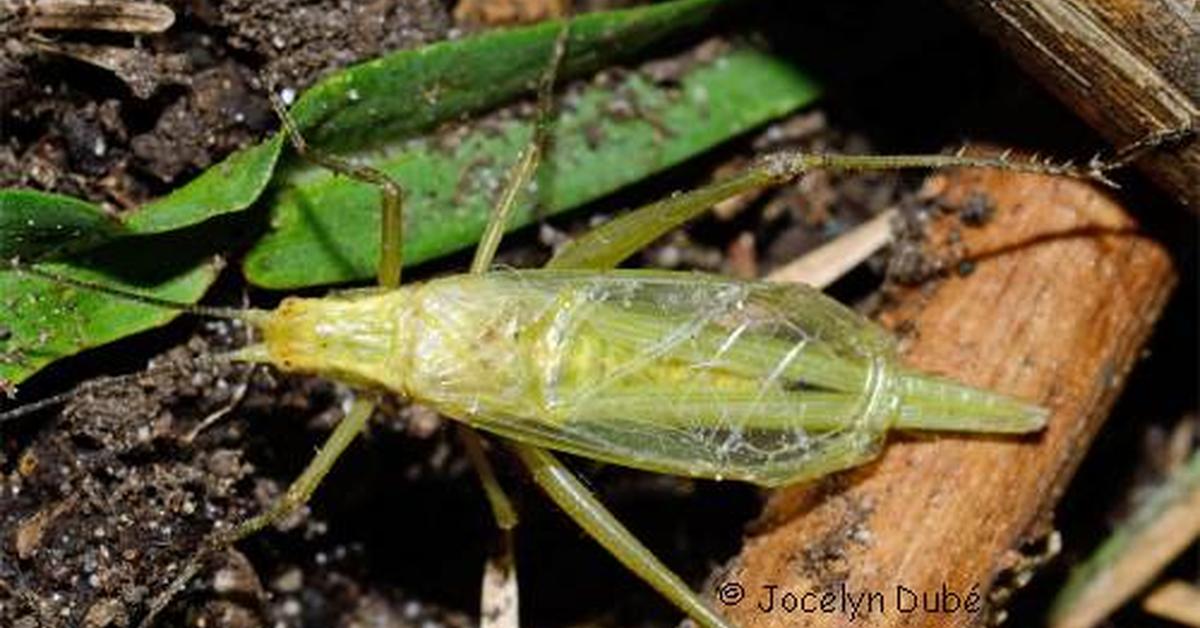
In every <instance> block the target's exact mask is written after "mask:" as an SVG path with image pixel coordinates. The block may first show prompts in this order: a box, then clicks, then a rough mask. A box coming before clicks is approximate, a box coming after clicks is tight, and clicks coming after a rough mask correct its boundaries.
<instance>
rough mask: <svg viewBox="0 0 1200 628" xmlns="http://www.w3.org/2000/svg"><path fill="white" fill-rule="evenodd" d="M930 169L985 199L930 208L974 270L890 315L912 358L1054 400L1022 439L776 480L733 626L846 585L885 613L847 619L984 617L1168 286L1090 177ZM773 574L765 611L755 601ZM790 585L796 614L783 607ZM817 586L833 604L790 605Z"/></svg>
mask: <svg viewBox="0 0 1200 628" xmlns="http://www.w3.org/2000/svg"><path fill="white" fill-rule="evenodd" d="M930 184H931V185H932V186H934V187H935V188H941V190H942V202H944V203H946V204H947V205H949V206H961V205H962V204H963V203H965V202H966V201H967V199H968V198H970V197H971V196H972V195H973V194H979V193H983V194H986V195H987V196H988V197H989V198H990V199H991V200H992V202H993V205H994V207H995V214H994V217H993V218H992V219H991V220H990V221H989V222H988V223H987V224H986V225H984V226H982V227H979V228H968V227H962V226H961V225H960V224H959V223H958V222H957V218H956V217H954V216H945V217H944V219H943V220H941V221H940V222H935V223H934V224H933V225H932V226H931V231H933V232H934V235H933V238H934V241H947V242H957V244H955V246H957V247H959V248H962V247H965V249H966V251H967V252H968V254H969V255H970V256H971V259H973V260H974V262H975V264H976V266H975V268H974V270H973V272H971V273H970V274H969V275H967V276H965V277H951V278H948V279H945V280H944V281H942V282H940V283H939V284H937V285H936V286H925V287H922V288H915V289H912V290H910V291H907V292H906V293H904V294H902V295H900V302H899V304H898V307H897V308H896V309H895V310H893V311H891V312H889V313H888V314H887V316H886V318H885V320H884V322H885V324H887V325H888V326H890V327H893V328H895V327H902V328H904V329H906V330H908V333H907V334H906V336H907V338H908V339H909V340H908V342H907V347H906V348H905V350H904V352H905V360H906V362H907V363H909V364H911V365H913V366H915V367H918V368H921V369H923V370H926V371H929V372H934V373H941V374H945V375H949V376H952V377H954V378H956V379H958V380H961V381H964V382H966V383H968V384H972V385H975V386H980V387H983V388H987V389H991V390H996V391H1000V392H1005V393H1009V394H1012V395H1014V396H1017V397H1019V398H1022V399H1028V400H1031V401H1035V402H1037V403H1040V404H1042V405H1044V406H1046V407H1048V408H1050V409H1051V410H1052V412H1053V415H1052V417H1051V418H1050V421H1049V424H1048V427H1047V429H1046V430H1045V431H1044V432H1042V433H1039V434H1033V435H1029V436H1026V437H986V436H962V435H954V434H933V433H921V434H912V435H908V436H903V437H896V436H893V437H892V438H891V439H890V442H889V444H888V445H887V448H886V450H885V452H884V454H883V455H882V456H881V458H880V459H879V460H877V461H875V462H873V463H871V464H868V465H866V466H864V467H860V468H858V469H854V470H851V471H847V472H845V473H842V474H838V475H835V476H832V477H830V478H826V479H823V480H819V481H815V482H812V483H808V484H803V485H798V486H795V487H791V488H788V489H783V490H779V491H776V492H775V493H773V494H772V495H771V497H770V499H769V500H768V504H767V507H766V509H765V511H764V513H763V515H762V517H761V518H760V521H759V522H758V524H757V526H756V527H757V529H758V531H757V533H756V534H754V535H753V536H751V537H750V538H748V539H747V541H746V543H745V545H744V547H743V549H742V552H741V554H740V555H739V556H738V557H736V558H735V559H734V560H733V561H732V562H731V564H730V565H729V567H728V568H727V570H726V571H725V572H724V573H722V574H720V576H719V578H718V582H717V583H716V586H715V588H714V590H715V591H716V594H715V598H716V605H717V606H718V607H724V611H725V612H726V614H727V615H728V616H729V617H730V618H731V619H733V620H734V621H735V622H736V623H737V624H738V625H743V626H809V625H811V626H843V625H846V624H847V623H848V622H849V621H851V615H852V614H853V613H851V612H850V611H849V610H848V609H846V610H845V612H843V607H842V606H841V604H842V602H841V600H843V599H844V598H841V597H839V594H840V592H842V591H846V592H848V593H849V594H850V595H852V596H858V595H861V594H863V593H867V594H874V592H879V594H881V595H882V601H883V602H884V605H883V607H882V610H878V609H876V610H875V611H874V612H865V611H864V610H863V609H862V608H860V609H859V611H858V612H857V614H856V615H855V616H854V618H853V621H854V625H859V626H863V625H865V626H896V625H919V626H967V625H973V624H977V623H982V622H983V621H984V620H985V619H986V617H985V616H986V615H987V614H988V609H987V608H986V607H988V603H987V600H989V599H993V600H994V599H997V597H996V596H997V595H998V594H1001V593H1002V591H997V590H995V589H994V588H993V585H994V584H995V582H996V578H997V576H998V574H1000V573H1001V572H1003V571H1005V570H1019V569H1020V568H1021V567H1022V563H1023V561H1022V558H1023V557H1022V556H1021V555H1020V554H1019V549H1020V548H1021V547H1022V546H1023V545H1024V544H1025V543H1026V542H1028V541H1031V540H1035V539H1037V538H1039V537H1040V536H1042V535H1045V534H1046V533H1047V532H1048V531H1049V530H1050V529H1051V526H1050V518H1051V515H1052V511H1053V508H1054V505H1055V503H1056V502H1057V501H1058V499H1059V498H1060V496H1061V493H1062V491H1063V488H1064V487H1065V486H1066V484H1067V481H1068V480H1069V479H1070V476H1071V474H1072V472H1073V471H1074V469H1075V467H1076V465H1077V464H1078V462H1079V460H1080V459H1081V457H1082V456H1083V454H1084V452H1085V451H1086V450H1087V447H1088V444H1089V443H1090V442H1091V440H1092V436H1093V435H1094V434H1095V432H1096V430H1097V429H1098V428H1099V426H1100V425H1101V423H1102V422H1103V420H1104V418H1105V417H1106V415H1107V413H1108V410H1109V408H1110V406H1111V404H1112V403H1113V400H1114V399H1115V397H1116V396H1117V393H1118V392H1119V391H1120V389H1121V387H1122V384H1123V383H1124V381H1125V378H1126V375H1127V373H1128V372H1129V370H1130V369H1131V368H1132V366H1133V364H1134V363H1135V362H1136V361H1137V358H1138V354H1139V352H1140V351H1141V347H1142V344H1143V342H1144V341H1145V340H1146V338H1147V336H1148V335H1149V333H1150V331H1151V329H1152V328H1153V326H1154V323H1155V320H1156V319H1157V318H1158V316H1159V314H1160V312H1161V310H1162V307H1163V305H1164V303H1165V301H1166V300H1167V297H1168V295H1169V294H1170V292H1171V289H1172V286H1173V283H1174V276H1175V275H1174V270H1173V267H1172V264H1171V261H1170V259H1169V257H1168V255H1167V253H1166V252H1165V251H1164V250H1163V249H1162V248H1161V247H1160V246H1159V245H1157V244H1156V243H1155V242H1153V241H1151V240H1149V239H1147V238H1145V237H1143V236H1141V235H1139V234H1138V233H1137V231H1136V226H1135V225H1134V224H1133V222H1132V220H1131V219H1130V218H1129V217H1128V216H1127V215H1126V214H1125V212H1124V211H1122V209H1121V208H1120V207H1118V206H1117V205H1116V204H1114V203H1113V202H1112V201H1111V200H1109V199H1108V198H1107V197H1106V196H1105V195H1104V194H1103V193H1100V192H1097V191H1095V190H1094V189H1093V188H1091V187H1090V186H1089V185H1087V184H1084V183H1081V182H1078V181H1072V180H1065V179H1056V178H1050V177H1045V176H1038V175H1018V174H1012V173H1000V172H995V171H977V170H973V171H964V172H958V173H950V174H943V175H938V176H937V177H935V178H934V179H932V180H931V182H930ZM955 232H958V235H957V236H955V235H954V233H955ZM960 238H961V242H959V240H960ZM1018 576H1019V574H1018ZM1017 579H1018V580H1021V578H1020V577H1018V578H1017ZM768 586H775V587H777V588H776V589H775V600H774V609H773V610H771V611H764V610H762V609H761V608H760V607H759V606H758V605H759V604H763V605H764V606H765V605H766V602H765V599H766V596H767V595H766V594H767V589H765V587H768ZM898 586H903V587H906V588H907V589H908V590H911V591H915V592H917V594H918V595H919V594H920V593H926V594H929V595H932V594H934V593H937V592H940V591H942V590H943V589H942V587H945V588H946V589H947V590H950V591H954V592H956V593H957V594H958V595H959V596H960V598H959V599H960V605H961V604H964V603H965V602H966V601H967V599H966V596H967V595H969V594H970V593H971V592H972V591H974V592H975V593H976V594H978V595H979V596H980V597H979V600H981V601H982V604H981V606H983V607H985V608H984V609H983V610H982V611H979V612H973V613H969V612H965V611H964V610H963V609H962V608H960V609H959V610H958V611H956V612H928V613H927V612H923V611H920V610H918V611H916V612H912V613H901V612H900V611H899V610H898V608H897V606H896V597H897V592H898V590H897V587H898ZM812 591H816V592H817V597H814V596H811V595H810V596H808V597H807V598H805V597H804V596H805V594H806V593H809V592H812ZM789 592H790V593H792V594H794V595H795V596H797V600H796V601H797V607H796V608H795V610H794V611H793V612H787V610H786V609H785V608H783V600H782V597H781V596H783V594H784V593H789ZM825 592H829V593H830V594H831V595H832V596H833V598H832V599H833V602H834V605H835V607H836V608H834V609H832V610H831V611H830V612H825V611H823V610H820V609H818V610H817V611H816V612H805V610H804V608H803V607H802V606H800V605H801V604H804V603H805V602H807V604H808V606H809V607H810V608H811V607H812V605H813V604H814V603H817V604H819V603H820V602H821V601H822V600H821V599H820V597H819V596H820V595H821V594H824V593H825ZM739 593H740V599H738V598H739ZM872 601H873V600H872ZM732 602H736V603H732Z"/></svg>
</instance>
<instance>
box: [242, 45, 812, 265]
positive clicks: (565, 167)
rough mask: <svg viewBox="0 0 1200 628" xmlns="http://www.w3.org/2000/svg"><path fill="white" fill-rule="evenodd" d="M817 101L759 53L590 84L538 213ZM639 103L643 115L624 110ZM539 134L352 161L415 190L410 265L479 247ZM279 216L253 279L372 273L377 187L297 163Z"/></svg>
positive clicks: (279, 200) (480, 138)
mask: <svg viewBox="0 0 1200 628" xmlns="http://www.w3.org/2000/svg"><path fill="white" fill-rule="evenodd" d="M816 94H817V90H816V88H815V87H814V85H813V84H812V83H811V82H810V81H809V80H808V79H806V78H805V77H804V76H803V75H802V74H801V73H800V72H799V71H798V70H796V69H795V68H794V67H792V66H790V65H788V64H785V63H783V62H781V61H779V60H778V59H776V58H774V57H771V56H769V55H767V54H765V53H762V52H758V51H754V50H749V49H740V50H732V51H729V52H727V53H724V54H722V55H720V56H719V57H717V58H716V59H715V60H713V61H711V62H707V63H702V64H698V65H697V66H696V67H694V68H692V69H691V70H689V71H688V72H687V74H686V75H685V76H684V77H683V78H682V79H681V81H680V83H679V84H678V85H668V86H663V85H657V84H654V83H653V82H651V81H650V80H648V79H647V78H645V77H642V76H639V75H632V76H630V77H627V78H626V79H624V80H623V81H622V82H621V83H620V84H618V85H616V86H593V87H590V88H587V89H586V90H585V91H584V92H583V93H582V94H580V95H579V96H578V97H576V98H573V99H572V102H571V104H570V105H569V106H567V107H564V111H563V112H562V114H561V116H560V118H559V119H558V121H557V124H556V126H555V131H554V138H555V141H554V150H553V151H552V153H551V154H550V155H548V156H547V159H546V163H545V164H544V166H543V169H542V172H541V173H540V174H539V177H538V180H537V186H538V190H537V193H536V195H535V196H536V204H537V205H539V206H540V207H539V209H540V211H542V212H544V213H546V214H549V213H554V212H558V211H562V210H565V209H569V208H571V207H575V206H578V205H580V204H582V203H585V202H587V201H590V200H593V199H596V198H598V197H600V196H603V195H604V194H607V193H609V192H611V191H613V190H616V189H619V188H621V187H622V186H625V185H628V184H629V183H632V182H634V181H637V180H639V179H642V178H644V177H646V176H648V175H650V174H652V173H654V172H657V171H659V170H661V169H663V168H666V167H669V166H671V165H674V164H677V163H679V162H681V161H683V160H684V159H686V158H688V157H690V156H693V155H695V154H698V153H701V152H703V151H705V150H707V149H709V148H711V147H712V146H714V145H716V144H718V143H720V142H722V141H724V140H727V139H729V138H730V137H732V136H736V135H738V134H740V133H743V132H745V131H746V130H748V129H751V128H754V127H755V126H757V125H760V124H762V123H764V122H766V121H768V120H770V119H772V118H775V117H778V116H780V115H783V114H785V113H787V112H789V111H792V110H794V109H795V108H797V107H799V106H802V105H804V104H806V103H808V102H811V101H812V100H813V99H814V98H815V97H816ZM630 107H633V109H634V110H635V111H636V115H633V116H629V117H623V116H620V115H615V114H613V111H619V110H623V109H624V110H628V109H629V108H630ZM531 126H532V125H531V122H530V121H528V120H510V121H507V122H502V123H500V124H498V125H495V126H493V127H491V128H489V129H476V130H475V131H474V132H472V133H469V134H467V135H466V136H464V137H462V138H458V140H457V141H455V142H448V141H446V140H445V138H438V137H436V136H431V137H426V138H421V139H417V140H409V141H406V142H402V143H395V144H393V145H388V146H383V147H377V148H376V149H374V150H371V151H361V152H359V153H355V154H354V156H355V158H356V159H359V160H361V161H364V162H367V163H371V164H372V165H374V166H376V167H378V168H381V169H382V170H384V171H385V172H387V173H388V174H390V175H392V176H393V177H395V178H396V179H397V180H399V181H400V183H401V185H403V186H404V187H405V189H406V190H407V191H408V198H407V201H406V210H407V218H406V219H407V221H408V223H407V229H406V236H407V241H406V243H405V251H406V255H407V258H406V262H408V263H416V262H420V261H423V260H427V259H430V258H432V257H436V256H438V255H443V254H445V253H447V252H450V251H453V250H456V249H461V248H463V247H466V246H470V245H471V244H473V243H474V242H475V241H476V240H477V239H478V237H479V235H480V234H481V233H482V231H483V228H484V225H485V224H486V222H487V216H488V210H489V208H490V207H491V205H492V203H493V199H494V197H495V195H496V194H497V193H498V191H499V188H500V185H501V182H502V181H503V180H504V174H505V173H506V172H507V171H508V169H509V167H510V165H511V163H512V162H513V160H515V159H516V157H517V155H518V154H519V153H520V150H521V148H522V147H523V146H524V144H525V143H526V141H527V139H528V137H529V133H530V132H531ZM530 196H534V195H530ZM272 211H273V219H272V225H273V227H274V230H273V231H272V232H270V233H269V234H268V235H267V236H266V237H265V238H263V239H262V240H261V241H260V242H259V243H258V244H257V245H256V246H255V247H254V249H253V250H252V251H251V252H250V254H249V255H248V257H247V258H246V261H245V272H246V276H247V277H248V278H249V279H250V281H251V282H253V283H255V284H258V285H261V286H265V287H270V288H293V287H300V286H309V285H319V284H325V283H333V282H344V281H352V280H362V279H367V278H369V277H370V276H372V274H373V273H374V268H375V264H376V259H377V257H378V239H379V238H378V235H377V234H378V229H379V209H378V195H377V192H376V191H375V190H374V189H372V188H371V187H370V186H366V185H363V184H360V183H357V182H353V181H348V180H346V179H344V178H342V177H334V176H331V175H330V174H329V173H328V172H326V171H321V170H318V169H314V168H310V167H304V168H299V169H296V170H292V171H290V172H289V173H288V175H287V178H286V183H285V185H284V187H283V189H282V192H281V193H280V194H279V195H278V196H277V197H276V199H275V202H274V205H273V208H272ZM537 211H538V210H535V208H534V203H525V204H523V206H521V207H518V208H517V209H516V211H515V212H514V216H513V220H512V226H513V228H517V227H520V226H522V225H526V224H529V223H530V222H532V221H533V220H535V219H536V216H537Z"/></svg>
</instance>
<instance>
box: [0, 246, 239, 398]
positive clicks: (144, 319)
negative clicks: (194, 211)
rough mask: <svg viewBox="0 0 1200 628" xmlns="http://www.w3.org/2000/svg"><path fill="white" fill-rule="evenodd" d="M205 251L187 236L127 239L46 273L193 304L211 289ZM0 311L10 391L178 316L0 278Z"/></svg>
mask: <svg viewBox="0 0 1200 628" xmlns="http://www.w3.org/2000/svg"><path fill="white" fill-rule="evenodd" d="M208 246H210V245H209V244H208V243H206V242H205V241H204V239H203V238H196V237H194V235H193V234H189V233H187V232H180V233H179V234H170V235H167V236H158V237H138V238H126V239H121V240H118V241H116V242H113V243H110V244H108V245H105V246H101V247H99V248H96V249H92V250H90V251H89V252H88V253H87V254H86V256H84V257H79V258H72V259H71V260H70V261H69V262H64V263H56V264H48V265H46V266H45V267H46V268H48V269H50V270H54V271H56V272H59V273H62V274H65V275H69V276H72V277H77V278H80V279H88V280H93V281H100V282H104V283H108V284H111V285H114V286H116V287H120V288H124V289H126V290H136V291H139V292H142V293H144V294H150V295H153V296H156V297H159V298H163V299H170V300H172V301H177V302H182V303H194V302H196V301H197V300H199V299H200V297H201V296H202V295H203V294H204V291H205V290H207V289H208V287H209V286H210V285H211V284H212V282H213V280H214V279H215V278H216V273H217V269H218V267H219V265H218V263H217V261H216V260H215V259H214V258H213V257H211V255H209V253H208V251H206V250H205V249H206V248H208ZM131 253H132V254H131ZM0 310H2V311H3V312H4V314H3V316H2V317H0V383H9V384H16V383H19V382H20V381H22V380H24V379H25V378H27V377H29V376H30V375H32V374H33V373H35V372H36V371H38V370H39V369H41V368H42V367H44V366H45V365H47V364H49V363H51V362H53V361H54V360H57V359H59V358H62V357H64V356H68V355H73V354H75V353H78V352H79V351H82V350H84V349H87V348H90V347H96V346H100V345H103V344H106V343H109V342H112V341H114V340H117V339H119V338H123V337H125V336H128V335H130V334H133V333H136V332H138V331H142V330H144V329H148V328H151V327H155V326H158V325H162V324H164V323H166V322H168V321H170V320H171V319H172V318H174V317H175V316H177V315H178V312H175V311H171V310H164V309H163V308H159V307H151V306H146V305H140V304H135V303H130V302H128V301H121V300H114V299H112V298H110V297H107V296H104V295H98V294H95V293H91V292H88V291H86V290H78V289H75V288H70V287H67V286H61V285H57V284H54V283H51V282H47V281H45V280H42V279H38V278H34V277H28V276H24V275H21V274H18V273H14V272H3V273H0Z"/></svg>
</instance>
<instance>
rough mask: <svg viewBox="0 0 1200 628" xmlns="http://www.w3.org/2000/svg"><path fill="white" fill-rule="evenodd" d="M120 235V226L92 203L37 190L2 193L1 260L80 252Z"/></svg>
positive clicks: (0, 196)
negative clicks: (69, 250) (67, 251)
mask: <svg viewBox="0 0 1200 628" xmlns="http://www.w3.org/2000/svg"><path fill="white" fill-rule="evenodd" d="M119 233H121V227H120V225H119V224H118V223H117V222H116V221H115V220H113V219H111V218H109V217H108V216H106V215H105V214H104V212H102V211H100V209H99V208H97V207H95V206H93V205H92V204H91V203H87V202H84V201H81V200H78V199H75V198H71V197H69V196H62V195H59V194H46V193H43V192H35V191H33V190H0V259H3V260H8V259H9V258H13V257H21V258H25V259H36V258H41V257H46V256H49V255H54V254H59V253H63V252H64V251H66V250H68V249H72V250H79V249H81V248H84V247H87V246H92V245H95V244H98V243H100V242H102V241H104V240H107V239H109V238H112V237H115V236H116V235H118V234H119Z"/></svg>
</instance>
